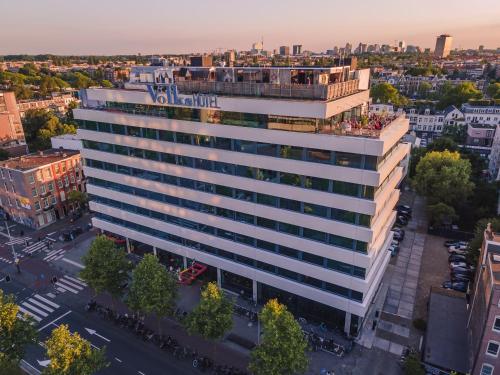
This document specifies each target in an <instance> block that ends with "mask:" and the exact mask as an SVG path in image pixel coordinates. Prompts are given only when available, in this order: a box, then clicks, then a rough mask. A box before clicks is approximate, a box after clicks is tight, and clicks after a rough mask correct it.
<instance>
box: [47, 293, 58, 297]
mask: <svg viewBox="0 0 500 375" xmlns="http://www.w3.org/2000/svg"><path fill="white" fill-rule="evenodd" d="M46 296H47V297H50V298H56V295H55V294H54V293H47V294H46Z"/></svg>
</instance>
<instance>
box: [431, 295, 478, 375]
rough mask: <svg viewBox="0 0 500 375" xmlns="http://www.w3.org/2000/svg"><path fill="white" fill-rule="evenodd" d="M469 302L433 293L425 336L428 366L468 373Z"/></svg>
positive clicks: (460, 297) (453, 296)
mask: <svg viewBox="0 0 500 375" xmlns="http://www.w3.org/2000/svg"><path fill="white" fill-rule="evenodd" d="M466 326H467V301H466V300H465V298H464V297H463V296H461V295H457V294H455V293H454V292H448V291H445V290H442V289H438V288H436V289H434V288H433V289H432V290H431V295H430V299H429V320H428V324H427V331H426V332H427V334H426V335H425V351H424V358H423V359H424V362H425V363H428V364H429V365H432V366H436V367H439V368H442V369H446V370H454V371H457V372H459V373H464V374H465V373H466V372H467V371H468V363H467V358H468V356H467V330H466Z"/></svg>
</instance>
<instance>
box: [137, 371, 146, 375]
mask: <svg viewBox="0 0 500 375" xmlns="http://www.w3.org/2000/svg"><path fill="white" fill-rule="evenodd" d="M137 373H138V374H140V375H146V374H145V373H143V372H142V371H137Z"/></svg>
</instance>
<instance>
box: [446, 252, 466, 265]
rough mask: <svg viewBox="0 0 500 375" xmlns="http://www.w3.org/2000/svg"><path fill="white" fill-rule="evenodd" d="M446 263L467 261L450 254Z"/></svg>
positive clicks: (462, 257) (461, 256)
mask: <svg viewBox="0 0 500 375" xmlns="http://www.w3.org/2000/svg"><path fill="white" fill-rule="evenodd" d="M448 262H466V263H467V259H465V257H464V256H463V255H458V254H452V255H450V256H449V257H448Z"/></svg>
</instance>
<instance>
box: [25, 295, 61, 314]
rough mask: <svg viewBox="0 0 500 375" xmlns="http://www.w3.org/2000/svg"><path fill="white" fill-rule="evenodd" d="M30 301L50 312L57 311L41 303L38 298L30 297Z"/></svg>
mask: <svg viewBox="0 0 500 375" xmlns="http://www.w3.org/2000/svg"><path fill="white" fill-rule="evenodd" d="M28 301H30V303H33V304H35V305H37V306H39V307H41V308H42V309H44V310H46V311H48V312H49V313H51V312H54V311H55V310H54V309H51V308H50V307H48V306H45V305H44V304H43V303H41V302H40V301H37V300H36V299H34V298H30V299H28Z"/></svg>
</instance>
